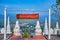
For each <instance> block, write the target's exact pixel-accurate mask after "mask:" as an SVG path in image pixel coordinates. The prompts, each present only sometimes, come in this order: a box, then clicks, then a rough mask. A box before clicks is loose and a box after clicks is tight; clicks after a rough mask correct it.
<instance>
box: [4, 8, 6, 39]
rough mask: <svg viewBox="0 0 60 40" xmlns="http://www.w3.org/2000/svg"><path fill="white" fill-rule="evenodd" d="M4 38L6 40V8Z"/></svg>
mask: <svg viewBox="0 0 60 40" xmlns="http://www.w3.org/2000/svg"><path fill="white" fill-rule="evenodd" d="M4 40H6V8H5V9H4Z"/></svg>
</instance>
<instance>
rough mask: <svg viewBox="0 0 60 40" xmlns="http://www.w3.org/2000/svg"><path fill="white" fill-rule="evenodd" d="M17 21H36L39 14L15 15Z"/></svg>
mask: <svg viewBox="0 0 60 40" xmlns="http://www.w3.org/2000/svg"><path fill="white" fill-rule="evenodd" d="M16 17H17V19H37V18H39V14H37V13H34V14H17V15H16Z"/></svg>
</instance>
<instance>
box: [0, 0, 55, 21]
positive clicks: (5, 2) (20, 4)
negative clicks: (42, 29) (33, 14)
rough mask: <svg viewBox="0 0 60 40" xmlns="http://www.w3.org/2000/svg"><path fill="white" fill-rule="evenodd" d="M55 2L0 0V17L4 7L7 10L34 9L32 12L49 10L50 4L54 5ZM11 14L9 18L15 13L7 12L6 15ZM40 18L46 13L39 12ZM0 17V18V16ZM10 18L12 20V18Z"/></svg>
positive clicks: (52, 0)
mask: <svg viewBox="0 0 60 40" xmlns="http://www.w3.org/2000/svg"><path fill="white" fill-rule="evenodd" d="M55 3H56V0H0V15H2V14H3V10H4V7H5V6H6V8H7V9H18V8H20V9H22V10H23V9H29V10H31V9H34V10H48V9H49V8H51V5H52V4H55ZM8 13H9V14H11V15H10V16H12V14H13V16H14V14H16V12H14V13H13V12H12V13H10V12H7V14H8ZM39 15H40V17H41V16H42V18H43V16H47V15H48V13H45V12H43V13H42V12H40V13H39ZM0 17H1V16H0ZM14 17H15V16H14ZM14 17H12V18H14ZM0 21H1V20H0Z"/></svg>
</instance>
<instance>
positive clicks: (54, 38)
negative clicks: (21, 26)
mask: <svg viewBox="0 0 60 40" xmlns="http://www.w3.org/2000/svg"><path fill="white" fill-rule="evenodd" d="M10 37H11V34H8V35H7V38H10ZM3 38H4V36H3V34H0V40H3ZM45 38H46V40H48V36H47V35H45ZM15 40H16V39H15ZM18 40H20V39H18ZM21 40H23V39H21ZM50 40H60V35H58V36H57V35H52V36H51V39H50Z"/></svg>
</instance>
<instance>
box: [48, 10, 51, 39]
mask: <svg viewBox="0 0 60 40" xmlns="http://www.w3.org/2000/svg"><path fill="white" fill-rule="evenodd" d="M50 27H51V10H50V9H49V33H48V34H49V35H48V39H50V38H51V34H50Z"/></svg>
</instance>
